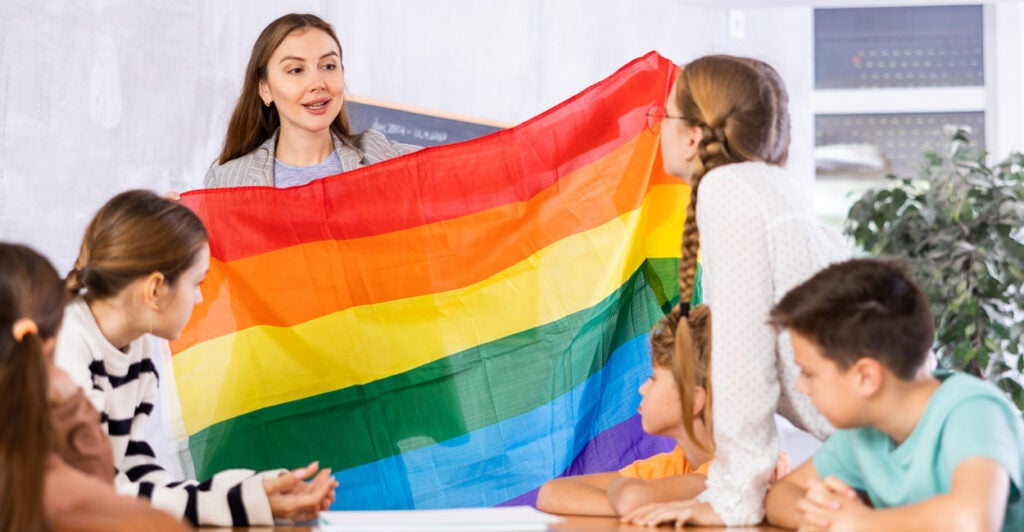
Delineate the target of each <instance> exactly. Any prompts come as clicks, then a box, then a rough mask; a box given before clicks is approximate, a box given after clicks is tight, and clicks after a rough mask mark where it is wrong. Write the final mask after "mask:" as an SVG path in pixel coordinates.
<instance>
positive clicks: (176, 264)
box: [66, 190, 209, 300]
mask: <svg viewBox="0 0 1024 532" xmlns="http://www.w3.org/2000/svg"><path fill="white" fill-rule="evenodd" d="M208 239H209V238H208V236H207V234H206V228H205V227H204V226H203V222H202V221H201V220H200V219H199V217H198V216H196V214H195V213H194V212H192V211H191V210H189V208H188V207H185V206H184V205H182V204H180V203H178V202H176V201H171V200H169V199H166V198H163V197H161V196H158V195H156V194H154V193H153V192H151V191H148V190H129V191H127V192H122V193H120V194H118V195H116V196H114V197H113V198H111V199H110V201H108V202H107V203H106V204H105V205H104V206H103V207H101V208H100V210H99V212H97V213H96V216H94V217H93V219H92V221H91V222H90V223H89V227H87V228H86V230H85V237H84V238H83V239H82V247H81V249H80V250H79V253H78V260H76V261H75V267H74V269H72V270H71V272H70V273H69V274H68V277H67V281H66V283H67V289H68V291H69V292H70V293H71V295H78V294H79V293H80V292H81V291H82V289H85V296H86V297H87V298H89V299H90V300H93V299H105V298H108V297H110V296H113V295H116V294H117V293H119V292H120V291H121V290H122V289H123V288H124V287H126V286H128V284H130V283H131V282H132V281H135V280H136V279H138V278H140V277H144V276H146V275H149V274H151V273H153V272H160V273H162V274H163V275H164V278H165V279H166V280H167V283H168V284H170V285H172V286H173V285H174V283H175V281H177V278H178V276H179V275H181V273H183V272H184V271H185V270H187V269H188V267H189V266H191V265H192V262H193V261H194V260H195V258H196V255H198V254H199V252H200V251H201V250H202V249H203V247H204V246H205V245H206V243H207V241H208Z"/></svg>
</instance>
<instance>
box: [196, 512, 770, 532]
mask: <svg viewBox="0 0 1024 532" xmlns="http://www.w3.org/2000/svg"><path fill="white" fill-rule="evenodd" d="M562 518H563V519H565V520H564V521H562V522H561V523H558V524H554V525H551V526H550V527H548V530H551V531H559V532H583V531H597V532H613V531H619V532H640V531H648V532H650V531H654V530H659V529H658V528H649V527H643V526H637V525H624V524H621V523H619V518H618V517H584V516H577V515H568V516H562ZM686 528H690V527H686ZM665 529H666V528H665V527H661V528H660V530H665ZM201 530H204V531H205V530H211V531H212V530H223V531H226V530H233V531H252V532H256V531H266V530H271V529H269V528H261V527H252V528H222V529H209V528H204V529H201ZM273 530H281V531H288V532H314V531H316V530H317V528H316V527H309V526H286V527H275V528H273ZM701 530H726V529H725V528H724V527H723V528H719V527H710V528H708V527H704V528H701ZM728 530H746V531H749V532H783V531H786V530H788V529H785V528H778V527H774V526H771V525H767V524H763V525H759V526H751V527H731V528H729V529H728Z"/></svg>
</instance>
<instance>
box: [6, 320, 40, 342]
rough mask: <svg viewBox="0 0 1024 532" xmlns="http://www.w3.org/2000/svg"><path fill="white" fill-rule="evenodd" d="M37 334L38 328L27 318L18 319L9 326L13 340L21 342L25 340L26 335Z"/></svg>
mask: <svg viewBox="0 0 1024 532" xmlns="http://www.w3.org/2000/svg"><path fill="white" fill-rule="evenodd" d="M29 333H31V334H35V335H38V334H39V327H38V326H36V322H34V321H32V320H31V319H29V318H19V319H17V320H15V322H14V325H12V326H11V334H12V335H13V336H14V339H15V340H17V341H18V342H21V340H22V339H23V338H25V335H26V334H29Z"/></svg>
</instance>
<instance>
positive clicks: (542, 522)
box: [319, 506, 562, 532]
mask: <svg viewBox="0 0 1024 532" xmlns="http://www.w3.org/2000/svg"><path fill="white" fill-rule="evenodd" d="M560 521H562V518H560V517H557V516H554V515H551V514H546V513H544V512H541V511H538V510H536V509H534V508H532V507H530V506H506V507H500V508H454V509H448V510H380V511H351V512H321V513H320V526H319V528H320V530H323V531H331V532H333V531H342V530H344V531H347V532H352V531H378V530H389V531H391V530H393V531H396V532H402V531H408V532H425V531H433V530H437V531H448V530H452V531H460V532H465V531H476V530H494V531H515V530H524V531H525V530H547V529H548V525H549V524H552V523H558V522H560Z"/></svg>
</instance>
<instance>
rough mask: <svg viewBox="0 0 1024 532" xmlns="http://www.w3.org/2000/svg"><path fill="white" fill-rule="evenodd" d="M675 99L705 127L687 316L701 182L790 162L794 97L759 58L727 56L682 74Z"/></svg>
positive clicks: (694, 182)
mask: <svg viewBox="0 0 1024 532" xmlns="http://www.w3.org/2000/svg"><path fill="white" fill-rule="evenodd" d="M672 97H673V98H674V99H675V103H676V105H677V106H678V108H679V109H680V111H681V112H682V115H683V117H684V119H685V120H686V122H687V123H688V124H689V125H691V126H697V127H699V128H700V130H701V133H702V137H701V139H700V142H699V143H698V146H697V158H696V159H695V160H694V169H693V175H692V177H691V180H690V203H689V205H688V206H687V211H686V222H685V225H684V227H683V242H682V250H681V259H680V262H679V301H680V305H681V306H682V307H683V308H682V310H683V313H684V314H685V313H686V311H687V310H688V309H689V303H690V301H691V300H692V299H693V293H694V283H695V282H696V279H695V276H696V273H697V252H698V250H699V249H700V231H699V230H698V228H697V202H698V197H699V195H698V192H699V190H700V184H701V182H702V181H703V178H704V176H705V175H707V173H708V172H710V171H711V170H713V169H715V168H718V167H720V166H725V165H727V164H732V163H739V162H746V161H761V162H765V163H769V164H777V165H781V164H785V162H786V158H787V156H788V152H789V112H788V110H787V105H788V101H789V97H788V95H787V93H786V88H785V85H784V84H783V82H782V78H781V77H780V76H779V74H778V73H777V72H776V71H775V69H773V68H772V67H771V66H769V65H768V64H766V63H764V62H762V61H759V60H757V59H751V58H746V57H734V56H728V55H711V56H705V57H701V58H699V59H697V60H695V61H692V62H691V63H689V64H687V65H686V66H685V67H683V68H682V69H680V70H679V74H678V75H677V77H676V82H675V86H674V91H673V95H672Z"/></svg>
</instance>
